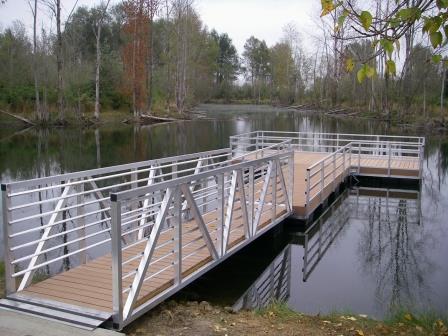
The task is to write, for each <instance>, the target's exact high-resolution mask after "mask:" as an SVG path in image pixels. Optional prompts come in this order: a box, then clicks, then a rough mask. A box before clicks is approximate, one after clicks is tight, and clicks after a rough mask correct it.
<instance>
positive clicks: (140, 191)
mask: <svg viewBox="0 0 448 336" xmlns="http://www.w3.org/2000/svg"><path fill="white" fill-rule="evenodd" d="M424 147H425V139H424V138H420V137H406V136H383V135H361V134H336V133H302V132H277V131H255V132H250V133H246V134H240V135H235V136H232V137H230V139H229V148H224V149H217V150H212V151H207V152H200V153H192V154H185V155H180V156H174V157H168V158H160V159H155V160H150V161H144V162H136V163H129V164H124V165H119V166H114V167H106V168H99V169H93V170H89V171H82V172H72V173H67V174H63V175H55V176H49V177H43V178H38V179H33V180H26V181H18V182H12V183H7V184H2V204H3V236H4V258H5V275H6V279H5V283H6V297H5V299H3V300H0V307H3V308H5V309H10V310H15V311H21V312H24V313H27V314H32V315H36V316H41V317H43V318H50V319H55V320H59V321H61V322H64V323H67V324H72V325H76V326H78V327H81V328H86V329H94V328H96V327H98V326H106V327H108V328H113V329H117V330H121V329H122V328H123V327H124V326H126V325H128V324H129V323H131V322H132V321H134V320H135V319H137V318H138V317H139V316H141V315H142V314H144V313H145V312H147V311H148V310H150V309H151V308H153V307H154V306H156V305H157V304H159V303H160V302H162V301H164V300H165V299H167V298H169V297H170V296H172V295H173V294H175V293H176V292H178V291H179V290H180V289H182V288H183V287H185V286H186V285H188V284H189V283H191V282H192V281H194V280H195V279H197V278H198V277H200V276H201V275H203V274H205V273H206V272H207V271H209V270H210V269H212V268H214V267H215V266H216V265H218V264H219V263H221V262H222V261H223V260H225V259H227V258H228V257H230V256H231V255H232V254H234V253H235V252H237V251H239V250H240V249H242V248H243V247H244V246H246V245H247V244H250V243H251V242H252V241H253V240H255V239H257V238H258V237H259V236H260V235H262V234H263V233H265V232H266V231H268V230H270V229H271V228H273V227H274V226H276V225H277V224H278V223H280V222H282V221H283V220H285V219H287V218H294V219H301V220H306V219H307V218H310V216H312V214H313V213H314V212H315V211H316V209H319V208H320V207H322V205H323V204H325V202H326V201H327V200H328V198H329V197H330V195H332V194H333V193H334V192H335V191H337V190H338V188H339V187H340V185H341V184H342V183H344V182H345V181H347V179H349V178H350V177H351V176H353V177H358V176H360V177H363V176H367V177H375V178H384V179H391V178H393V179H403V180H415V181H419V180H420V179H421V178H422V170H423V158H424Z"/></svg>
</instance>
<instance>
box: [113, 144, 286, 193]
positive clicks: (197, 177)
mask: <svg viewBox="0 0 448 336" xmlns="http://www.w3.org/2000/svg"><path fill="white" fill-rule="evenodd" d="M290 156H292V152H291V151H288V152H285V153H280V154H274V155H270V156H266V157H264V158H261V159H256V160H253V161H247V162H240V163H235V164H232V165H229V166H226V167H220V168H216V169H214V170H210V171H206V172H201V173H199V174H196V175H192V176H184V177H179V178H177V179H176V180H172V181H164V182H159V183H155V184H153V185H151V186H145V187H139V188H135V189H133V190H127V191H122V192H118V193H113V194H111V199H112V200H120V201H121V200H125V199H132V198H133V197H139V196H140V195H141V194H147V193H151V192H154V191H157V190H165V189H166V188H168V187H170V186H172V185H173V184H176V185H181V184H186V183H188V182H190V181H191V180H200V179H203V178H206V177H209V176H215V175H219V174H223V173H228V172H230V171H232V170H237V169H242V168H245V167H249V166H251V165H253V164H257V163H261V162H265V161H272V160H281V159H284V158H286V157H290Z"/></svg>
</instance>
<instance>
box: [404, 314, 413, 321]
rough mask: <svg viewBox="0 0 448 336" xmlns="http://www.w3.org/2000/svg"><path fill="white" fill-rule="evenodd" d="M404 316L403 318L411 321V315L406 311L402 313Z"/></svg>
mask: <svg viewBox="0 0 448 336" xmlns="http://www.w3.org/2000/svg"><path fill="white" fill-rule="evenodd" d="M404 318H405V319H406V320H408V321H411V320H412V315H411V314H409V313H406V314H404Z"/></svg>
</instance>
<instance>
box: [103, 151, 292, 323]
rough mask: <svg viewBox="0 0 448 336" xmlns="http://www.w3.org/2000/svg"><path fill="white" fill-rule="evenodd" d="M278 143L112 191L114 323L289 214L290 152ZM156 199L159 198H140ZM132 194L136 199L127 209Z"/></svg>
mask: <svg viewBox="0 0 448 336" xmlns="http://www.w3.org/2000/svg"><path fill="white" fill-rule="evenodd" d="M281 148H282V149H279V150H278V151H276V153H274V154H272V155H267V156H265V157H263V158H259V159H253V160H251V161H240V162H237V163H234V164H231V165H228V166H225V167H221V168H217V169H214V170H211V171H208V172H203V173H199V174H195V175H194V176H186V177H182V178H177V179H175V180H172V181H167V182H161V183H157V184H154V185H151V186H147V187H141V188H136V189H133V190H129V191H125V192H119V193H114V194H112V195H111V200H112V205H111V207H112V210H111V213H112V240H113V243H112V259H113V264H112V270H113V272H112V273H113V277H114V278H113V302H114V322H115V323H117V325H118V326H119V328H121V327H122V326H124V325H126V324H128V323H130V322H131V321H132V320H134V319H135V318H137V317H138V316H140V315H141V314H143V313H144V312H145V311H147V310H148V309H150V308H151V307H153V306H154V305H156V304H158V303H159V302H161V301H162V300H164V299H165V298H166V297H168V296H169V295H172V294H173V293H174V292H176V291H177V290H179V289H180V288H182V287H184V286H186V285H187V284H188V283H190V282H191V281H192V280H194V279H196V278H197V277H199V276H200V275H201V274H203V273H204V272H206V271H207V270H208V269H210V268H212V267H214V266H215V265H216V264H217V263H220V262H221V261H223V260H224V259H226V258H227V257H228V256H230V255H231V254H233V253H234V252H236V251H237V250H239V249H240V248H242V247H243V246H245V245H246V244H248V243H249V242H251V241H252V240H253V239H255V238H256V237H258V236H259V235H261V234H262V233H263V232H265V231H266V230H268V229H269V228H271V227H272V226H273V225H275V224H276V223H278V222H280V221H281V220H283V219H284V218H286V217H287V216H289V215H290V213H291V209H292V184H293V183H292V182H293V181H292V179H293V174H292V170H293V154H292V152H291V150H290V149H288V148H283V147H281ZM270 150H273V148H270ZM154 198H155V199H157V200H158V201H157V202H149V204H147V206H143V205H142V204H143V203H144V201H145V200H148V199H154ZM136 200H138V201H139V202H138V204H139V206H138V207H137V208H136V209H133V210H131V208H130V206H131V204H135V201H136ZM183 204H186V206H185V207H184V206H182V205H183ZM141 218H144V219H145V223H144V225H143V226H142V227H143V228H144V229H145V234H144V237H143V239H141V240H139V239H138V238H136V237H135V235H134V232H135V231H134V230H135V229H134V227H135V223H136V222H137V221H139V220H140V219H141ZM124 237H130V239H127V240H124V239H123V238H124ZM136 247H137V248H136ZM164 279H165V280H164ZM155 284H157V286H159V288H161V289H160V290H156V289H155V288H154V286H155Z"/></svg>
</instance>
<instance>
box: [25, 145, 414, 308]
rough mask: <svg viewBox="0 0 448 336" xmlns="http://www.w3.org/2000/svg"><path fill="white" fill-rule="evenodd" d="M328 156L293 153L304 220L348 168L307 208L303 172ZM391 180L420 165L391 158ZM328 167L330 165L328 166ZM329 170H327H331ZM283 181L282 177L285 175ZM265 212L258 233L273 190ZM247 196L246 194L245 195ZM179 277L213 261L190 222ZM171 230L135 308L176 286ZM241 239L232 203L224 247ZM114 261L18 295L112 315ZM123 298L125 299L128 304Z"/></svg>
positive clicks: (365, 163) (211, 218)
mask: <svg viewBox="0 0 448 336" xmlns="http://www.w3.org/2000/svg"><path fill="white" fill-rule="evenodd" d="M329 154H330V153H321V152H320V153H313V152H295V154H294V187H293V212H294V213H295V214H296V215H299V216H301V215H306V213H310V212H312V211H313V210H315V209H316V208H317V207H318V206H319V205H320V204H321V202H322V200H324V199H326V198H327V197H328V196H329V195H330V194H331V192H333V191H334V187H335V185H338V184H339V183H341V182H342V181H343V179H344V177H345V176H346V173H347V170H348V169H350V167H345V170H344V169H343V167H340V168H339V169H337V170H336V171H335V173H334V174H331V175H330V176H328V177H326V178H325V183H324V186H325V188H324V192H323V193H322V198H320V197H314V196H316V195H317V193H318V192H319V190H318V189H319V188H316V190H315V191H314V192H313V193H312V194H311V197H312V198H314V199H313V201H312V202H311V204H308V205H307V204H305V203H306V195H305V190H306V183H307V182H306V172H307V168H308V167H310V166H311V165H313V164H315V163H316V162H319V161H320V160H322V159H323V158H325V157H326V156H328V155H329ZM341 160H342V156H340V157H336V159H335V164H336V166H338V165H340V164H341V162H342V161H341ZM351 160H352V161H351V162H352V166H356V167H357V166H358V165H359V168H360V173H361V174H365V175H370V174H372V175H387V174H388V173H389V172H388V168H387V167H388V159H385V158H383V157H372V156H369V157H365V156H361V157H358V156H357V155H355V156H352V158H351ZM390 162H391V170H390V174H391V175H402V176H410V177H417V176H418V173H419V162H418V161H417V160H413V159H395V158H392V159H391V161H390ZM329 165H333V163H330V164H329ZM329 168H330V167H329ZM285 177H286V176H285ZM319 179H320V176H315V177H313V178H312V179H311V181H310V182H311V183H315V182H316V181H319ZM278 182H279V180H278V179H277V188H276V189H277V190H276V193H277V197H278V201H277V203H282V202H284V201H285V199H286V198H285V195H284V194H283V191H282V189H281V188H280V187H279V183H278ZM261 185H262V183H258V184H257V187H256V188H255V199H257V198H258V197H259V195H260V194H261ZM268 189H269V193H268V195H267V198H266V202H265V205H264V207H263V211H262V216H261V220H260V224H259V229H260V228H263V227H264V226H266V225H268V224H269V223H270V222H271V220H272V211H273V209H272V203H271V201H272V186H270V187H269V188H268ZM246 192H247V190H246ZM286 211H287V209H286V206H283V205H281V206H278V207H277V208H276V209H275V215H276V217H280V216H282V215H284V214H285V213H286ZM203 219H204V222H205V223H206V226H207V227H208V229H209V232H210V236H211V238H212V240H213V241H214V242H215V243H216V241H217V239H218V230H217V224H216V223H217V220H216V219H217V214H216V211H211V212H209V213H207V214H205V215H203ZM182 225H183V226H182V228H183V235H182V243H183V247H182V253H183V260H182V276H183V277H186V276H188V275H189V274H191V273H193V272H194V271H196V270H198V269H200V268H201V267H203V266H204V265H207V264H208V263H210V262H211V261H212V260H213V258H212V257H211V255H210V253H209V251H208V249H207V247H206V246H205V241H204V240H203V238H202V234H201V232H200V230H199V228H198V227H197V224H196V222H195V221H194V220H191V221H189V222H186V223H183V224H182ZM174 236H175V230H174V228H172V227H171V228H167V229H166V230H164V231H163V232H162V233H161V235H160V238H159V241H158V245H157V248H156V250H155V252H154V256H153V258H152V261H151V264H150V266H149V268H148V271H147V273H146V275H145V278H148V280H147V281H145V282H144V283H143V285H142V289H141V291H140V295H139V297H138V299H137V305H139V304H141V303H144V302H146V301H148V300H150V299H152V298H154V297H155V296H156V295H158V294H159V293H161V292H163V291H164V290H166V289H168V288H169V287H171V286H172V285H173V284H174V277H175V257H176V255H175V246H174V244H175V240H174ZM244 240H245V229H244V225H243V219H242V209H241V204H239V203H238V202H236V203H235V210H234V214H233V218H232V224H231V232H230V236H229V243H228V248H233V247H235V246H237V245H238V244H240V243H241V242H243V241H244ZM144 247H145V242H142V243H139V244H137V245H135V246H132V247H130V248H127V249H126V250H124V251H123V262H124V261H125V260H127V259H129V258H131V257H133V256H135V255H137V254H139V253H142V252H143V250H144ZM139 262H140V260H139V259H136V260H134V261H131V262H129V263H127V264H126V265H124V266H123V275H125V274H127V273H128V272H132V271H133V270H135V269H136V268H137V267H138V264H139ZM111 263H112V257H111V255H110V254H108V255H105V256H103V257H100V258H97V259H95V260H92V261H89V262H88V263H86V264H83V265H80V266H78V267H75V268H73V269H71V270H68V271H65V272H63V273H60V274H57V275H55V276H52V277H51V278H49V279H46V280H43V281H41V282H39V283H36V284H32V285H30V286H29V287H27V288H26V289H25V290H23V291H22V294H25V295H30V296H32V297H37V298H41V299H44V300H45V299H47V300H53V301H58V302H63V303H67V304H70V305H75V306H80V307H86V308H91V309H95V310H98V311H102V312H106V313H112V266H111ZM132 280H133V276H129V277H127V278H125V279H123V288H126V287H129V286H130V285H131V283H132ZM126 297H127V293H125V294H124V295H123V301H125V300H126Z"/></svg>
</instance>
